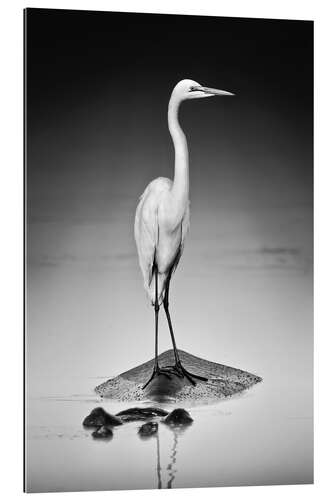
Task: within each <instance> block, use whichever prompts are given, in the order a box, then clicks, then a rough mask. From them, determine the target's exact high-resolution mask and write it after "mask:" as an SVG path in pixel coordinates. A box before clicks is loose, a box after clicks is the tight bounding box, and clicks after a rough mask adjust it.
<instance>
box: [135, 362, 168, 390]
mask: <svg viewBox="0 0 333 500" xmlns="http://www.w3.org/2000/svg"><path fill="white" fill-rule="evenodd" d="M159 375H165V377H167V378H168V379H169V380H171V371H170V370H167V369H166V368H164V367H163V368H160V367H159V366H157V367H156V366H155V367H154V370H153V373H152V374H151V376H150V378H149V379H148V381H147V382H146V383H145V384H144V385H143V386H142V390H143V389H145V388H146V387H147V385H148V384H150V382H151V381H152V380H153V379H154V378H155V377H156V376H157V377H158V376H159Z"/></svg>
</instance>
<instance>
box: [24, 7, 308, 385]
mask: <svg viewBox="0 0 333 500" xmlns="http://www.w3.org/2000/svg"><path fill="white" fill-rule="evenodd" d="M26 33H27V135H28V140H27V158H28V162H27V170H28V176H27V188H28V189H27V191H28V196H27V216H28V367H29V366H30V367H31V370H32V373H34V374H37V373H44V372H45V371H46V370H48V371H49V372H50V373H51V374H52V373H53V374H56V373H58V371H59V370H60V365H61V370H62V373H64V372H65V373H66V370H67V372H68V373H69V372H70V371H71V370H73V366H75V367H76V368H75V369H76V370H77V371H78V372H80V371H85V372H86V373H90V374H96V375H100V374H102V375H105V374H110V370H111V372H112V373H114V372H116V371H119V370H125V369H127V368H128V367H129V366H132V365H133V364H136V363H138V362H140V361H144V360H146V359H147V358H149V357H150V356H151V355H152V352H153V315H152V311H151V310H150V308H149V307H148V305H147V302H146V301H145V296H144V292H143V289H142V284H141V276H140V271H139V267H138V264H137V259H136V254H135V246H134V238H133V221H134V212H135V207H136V203H137V200H138V197H139V195H140V194H141V192H142V191H143V189H144V188H145V186H146V185H147V184H148V182H150V180H152V179H153V178H155V177H159V176H168V177H172V176H173V149H172V144H171V141H170V137H169V134H168V129H167V119H166V112H167V104H168V99H169V96H170V92H171V90H172V88H173V86H174V85H175V84H176V83H177V81H179V80H180V79H183V78H192V79H194V80H197V81H198V82H200V83H201V84H203V85H207V86H212V87H217V88H221V89H224V90H228V91H231V92H234V93H236V97H234V98H212V99H203V100H198V101H192V102H187V103H185V104H184V105H183V107H182V109H181V122H182V125H183V127H184V130H185V132H186V134H187V137H188V142H189V148H190V182H191V232H190V236H189V238H188V241H187V244H186V248H185V252H184V255H183V262H182V264H181V267H180V268H179V269H178V271H177V276H176V278H175V283H174V286H173V288H172V292H171V293H172V298H171V301H172V307H173V311H174V315H175V324H176V331H177V332H179V333H178V335H179V337H178V338H179V345H180V346H181V347H183V348H185V349H187V350H189V351H192V352H193V353H194V354H201V355H202V356H203V357H207V358H210V359H215V360H216V361H221V362H226V363H228V364H232V365H236V366H240V367H241V368H244V369H252V370H254V371H257V372H258V373H259V374H260V375H264V376H265V370H268V371H269V370H270V369H272V360H273V359H274V357H275V356H277V355H280V356H283V353H285V352H287V351H288V352H289V353H290V352H292V353H294V354H295V356H298V361H297V363H298V365H297V366H298V370H299V372H297V373H298V375H299V376H300V377H302V376H304V370H306V368H305V367H306V366H307V367H308V366H309V363H310V364H311V363H312V323H311V321H312V173H313V170H312V169H313V165H312V152H313V150H312V148H313V141H312V112H313V101H312V92H313V81H312V73H313V48H312V43H313V24H312V23H311V22H304V21H273V20H249V19H231V18H211V17H192V16H171V15H163V16H162V15H146V14H120V13H89V12H71V11H51V10H38V9H28V12H27V31H26ZM126 308H129V309H126ZM128 310H129V311H131V312H130V313H129V312H126V311H128ZM193 311H194V312H193ZM163 329H164V330H163ZM203 330H205V331H206V332H205V339H206V342H205V343H203V341H202V331H203ZM133 335H135V338H134V339H133ZM161 336H162V339H161V348H162V349H163V348H168V347H169V339H168V336H167V332H166V329H165V326H162V333H161ZM115 340H116V342H115ZM129 342H132V344H131V345H133V349H132V350H131V352H129V351H128V345H129ZM101 346H102V349H101ZM258 346H260V349H259V351H260V352H258ZM41 353H43V356H42V357H41ZM60 360H61V361H60ZM284 362H285V363H286V366H287V363H288V359H287V357H285V358H284V357H283V359H282V361H281V363H282V364H283V363H284ZM295 366H296V365H295ZM97 371H98V373H97Z"/></svg>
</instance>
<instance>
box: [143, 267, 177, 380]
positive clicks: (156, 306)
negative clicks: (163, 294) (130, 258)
mask: <svg viewBox="0 0 333 500" xmlns="http://www.w3.org/2000/svg"><path fill="white" fill-rule="evenodd" d="M154 310H155V361H154V369H153V373H152V374H151V377H150V378H149V380H148V381H147V382H146V383H145V384H144V385H143V386H142V389H145V387H147V385H148V384H149V382H151V381H152V380H153V378H154V377H155V375H159V374H160V373H161V374H163V375H165V376H166V377H168V378H170V379H171V376H170V375H169V373H168V372H167V371H166V370H163V369H161V368H160V367H159V364H158V313H159V310H160V306H159V303H158V271H157V268H156V267H155V303H154Z"/></svg>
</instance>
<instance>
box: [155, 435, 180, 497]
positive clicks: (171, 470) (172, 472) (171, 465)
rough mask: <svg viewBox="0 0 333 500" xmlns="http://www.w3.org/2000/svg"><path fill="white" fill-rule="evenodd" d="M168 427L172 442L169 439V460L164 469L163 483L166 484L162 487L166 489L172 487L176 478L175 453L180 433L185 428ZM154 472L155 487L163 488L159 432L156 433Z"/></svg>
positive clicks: (177, 450)
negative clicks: (155, 475)
mask: <svg viewBox="0 0 333 500" xmlns="http://www.w3.org/2000/svg"><path fill="white" fill-rule="evenodd" d="M169 429H170V431H171V433H172V442H171V441H170V442H171V448H170V454H169V461H168V465H167V466H166V469H165V472H166V474H165V482H164V484H165V485H166V486H164V487H165V488H167V489H171V488H172V485H173V483H174V480H175V478H176V474H177V468H176V462H177V453H178V452H179V438H180V436H181V434H183V433H184V432H185V428H181V427H170V428H169ZM156 473H157V488H158V489H163V481H162V476H163V469H162V466H161V443H160V436H159V432H158V433H157V436H156Z"/></svg>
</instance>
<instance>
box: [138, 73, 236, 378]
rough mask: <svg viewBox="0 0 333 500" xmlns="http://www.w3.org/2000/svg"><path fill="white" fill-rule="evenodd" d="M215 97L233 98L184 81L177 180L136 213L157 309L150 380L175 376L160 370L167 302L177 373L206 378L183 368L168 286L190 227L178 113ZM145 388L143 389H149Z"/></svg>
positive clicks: (172, 109) (174, 113) (173, 131)
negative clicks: (161, 316) (190, 102)
mask: <svg viewBox="0 0 333 500" xmlns="http://www.w3.org/2000/svg"><path fill="white" fill-rule="evenodd" d="M214 95H233V94H230V92H225V91H223V90H217V89H212V88H207V87H202V86H201V85H200V84H199V83H198V82H195V81H194V80H182V81H180V82H179V83H178V84H177V85H176V86H175V88H174V89H173V92H172V94H171V97H170V101H169V107H168V127H169V132H170V135H171V138H172V141H173V145H174V149H175V168H174V179H173V181H171V180H170V179H167V178H165V177H159V178H157V179H155V180H154V181H152V182H151V183H150V184H148V186H147V187H146V189H145V191H144V192H143V194H142V195H141V197H140V201H139V204H138V206H137V209H136V214H135V224H134V234H135V241H136V246H137V250H138V255H139V263H140V268H141V271H142V275H143V282H144V287H145V289H146V291H147V293H148V296H149V298H150V300H151V303H152V304H153V305H154V308H155V365H154V371H153V374H152V376H151V378H150V379H149V380H148V382H147V383H146V384H145V386H146V385H147V384H148V383H149V382H150V381H151V380H152V378H153V377H154V376H155V375H156V374H157V375H159V374H163V375H165V376H167V377H170V370H169V371H168V370H166V369H161V368H160V367H159V366H158V349H157V343H158V340H157V339H158V312H159V306H160V304H161V302H162V301H163V305H164V309H165V312H166V316H167V320H168V324H169V329H170V334H171V339H172V343H173V348H174V353H175V366H174V367H173V368H172V370H173V371H172V372H173V373H174V374H176V375H177V376H181V377H187V379H188V380H189V381H190V382H191V383H193V384H195V382H194V380H193V378H192V377H194V378H197V379H200V380H202V381H205V380H207V379H206V378H204V377H200V376H198V375H193V374H191V373H189V372H188V371H187V370H185V369H184V367H183V366H182V364H181V361H180V359H179V356H178V352H177V347H176V342H175V338H174V333H173V328H172V324H171V318H170V313H169V298H168V296H169V284H170V278H171V275H172V273H173V272H174V270H175V269H176V267H177V265H178V262H179V259H180V257H181V255H182V252H183V249H184V241H185V237H186V234H187V232H188V229H189V223H190V208H189V165H188V147H187V141H186V137H185V134H184V132H183V130H182V129H181V127H180V125H179V121H178V110H179V106H180V104H181V102H182V101H184V100H186V99H196V98H201V97H211V96H214ZM145 386H144V387H145Z"/></svg>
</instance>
